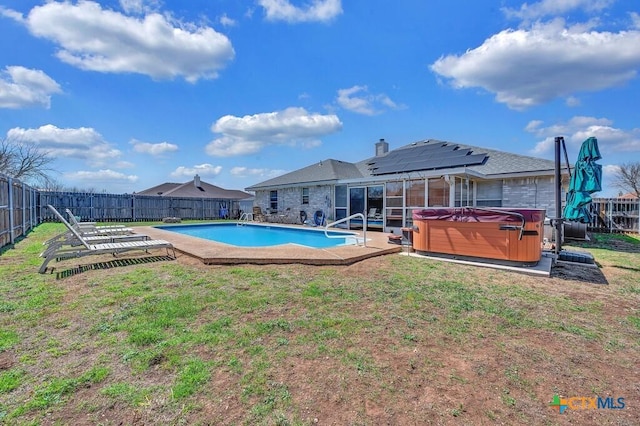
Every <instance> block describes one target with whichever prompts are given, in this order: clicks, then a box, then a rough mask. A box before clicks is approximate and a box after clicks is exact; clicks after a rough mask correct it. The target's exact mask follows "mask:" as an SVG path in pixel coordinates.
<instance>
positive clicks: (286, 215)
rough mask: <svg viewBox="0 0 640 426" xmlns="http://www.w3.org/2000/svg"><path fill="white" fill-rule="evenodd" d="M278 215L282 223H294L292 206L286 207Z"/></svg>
mask: <svg viewBox="0 0 640 426" xmlns="http://www.w3.org/2000/svg"><path fill="white" fill-rule="evenodd" d="M278 216H279V219H280V222H281V223H293V220H292V217H291V207H287V208H286V209H284V211H283V212H282V213H280V214H279V215H278Z"/></svg>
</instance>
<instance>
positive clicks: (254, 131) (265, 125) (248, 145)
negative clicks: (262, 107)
mask: <svg viewBox="0 0 640 426" xmlns="http://www.w3.org/2000/svg"><path fill="white" fill-rule="evenodd" d="M340 129H342V122H341V121H340V119H339V118H338V116H336V115H333V114H332V115H321V114H312V113H309V112H307V111H306V110H305V109H304V108H293V107H292V108H287V109H285V110H283V111H277V112H269V113H262V114H254V115H245V116H244V117H235V116H232V115H225V116H224V117H221V118H219V119H218V121H216V122H215V123H213V125H212V126H211V131H212V132H214V133H220V134H221V135H222V136H220V137H219V138H217V139H215V140H213V141H211V142H210V143H209V144H208V145H207V147H206V152H207V154H209V155H213V156H219V157H229V156H233V155H243V154H252V153H255V152H258V151H260V150H261V149H262V148H264V147H265V146H267V145H274V144H276V145H297V144H301V145H303V146H310V145H311V146H318V144H319V142H318V138H319V137H321V136H324V135H328V134H331V133H335V132H337V131H339V130H340Z"/></svg>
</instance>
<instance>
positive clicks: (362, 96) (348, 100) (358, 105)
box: [336, 86, 404, 115]
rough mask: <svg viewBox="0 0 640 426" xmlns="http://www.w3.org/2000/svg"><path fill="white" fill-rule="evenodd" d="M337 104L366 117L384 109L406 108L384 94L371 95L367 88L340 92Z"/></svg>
mask: <svg viewBox="0 0 640 426" xmlns="http://www.w3.org/2000/svg"><path fill="white" fill-rule="evenodd" d="M336 102H337V103H338V105H340V106H341V107H342V108H344V109H346V110H349V111H352V112H356V113H358V114H364V115H376V114H380V113H382V112H383V110H384V108H383V107H385V108H390V109H403V108H404V106H401V105H398V104H396V103H395V102H393V101H392V100H391V99H390V98H389V97H388V96H387V95H385V94H384V93H381V94H378V95H375V94H371V93H369V89H368V88H367V86H353V87H350V88H348V89H340V90H338V97H337V98H336Z"/></svg>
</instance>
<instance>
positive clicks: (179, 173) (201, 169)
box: [171, 163, 222, 178]
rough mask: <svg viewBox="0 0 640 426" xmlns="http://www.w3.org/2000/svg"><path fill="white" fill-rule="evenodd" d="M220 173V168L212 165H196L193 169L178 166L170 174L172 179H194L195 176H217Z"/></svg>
mask: <svg viewBox="0 0 640 426" xmlns="http://www.w3.org/2000/svg"><path fill="white" fill-rule="evenodd" d="M221 171H222V166H214V165H212V164H208V163H205V164H198V165H196V166H193V167H184V166H180V167H178V168H177V169H175V170H174V171H173V172H171V176H172V177H176V178H177V177H184V176H186V177H194V176H195V175H196V174H197V175H200V176H217V175H219V174H220V172H221Z"/></svg>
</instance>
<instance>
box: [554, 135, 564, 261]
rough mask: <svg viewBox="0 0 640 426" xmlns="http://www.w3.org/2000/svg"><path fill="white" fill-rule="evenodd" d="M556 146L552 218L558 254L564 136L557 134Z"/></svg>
mask: <svg viewBox="0 0 640 426" xmlns="http://www.w3.org/2000/svg"><path fill="white" fill-rule="evenodd" d="M555 142H556V144H555V148H556V194H555V195H556V217H555V219H554V225H555V232H556V235H555V240H556V249H555V253H556V255H559V254H560V250H561V248H562V177H561V175H560V144H564V138H563V137H562V136H558V137H556V139H555Z"/></svg>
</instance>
